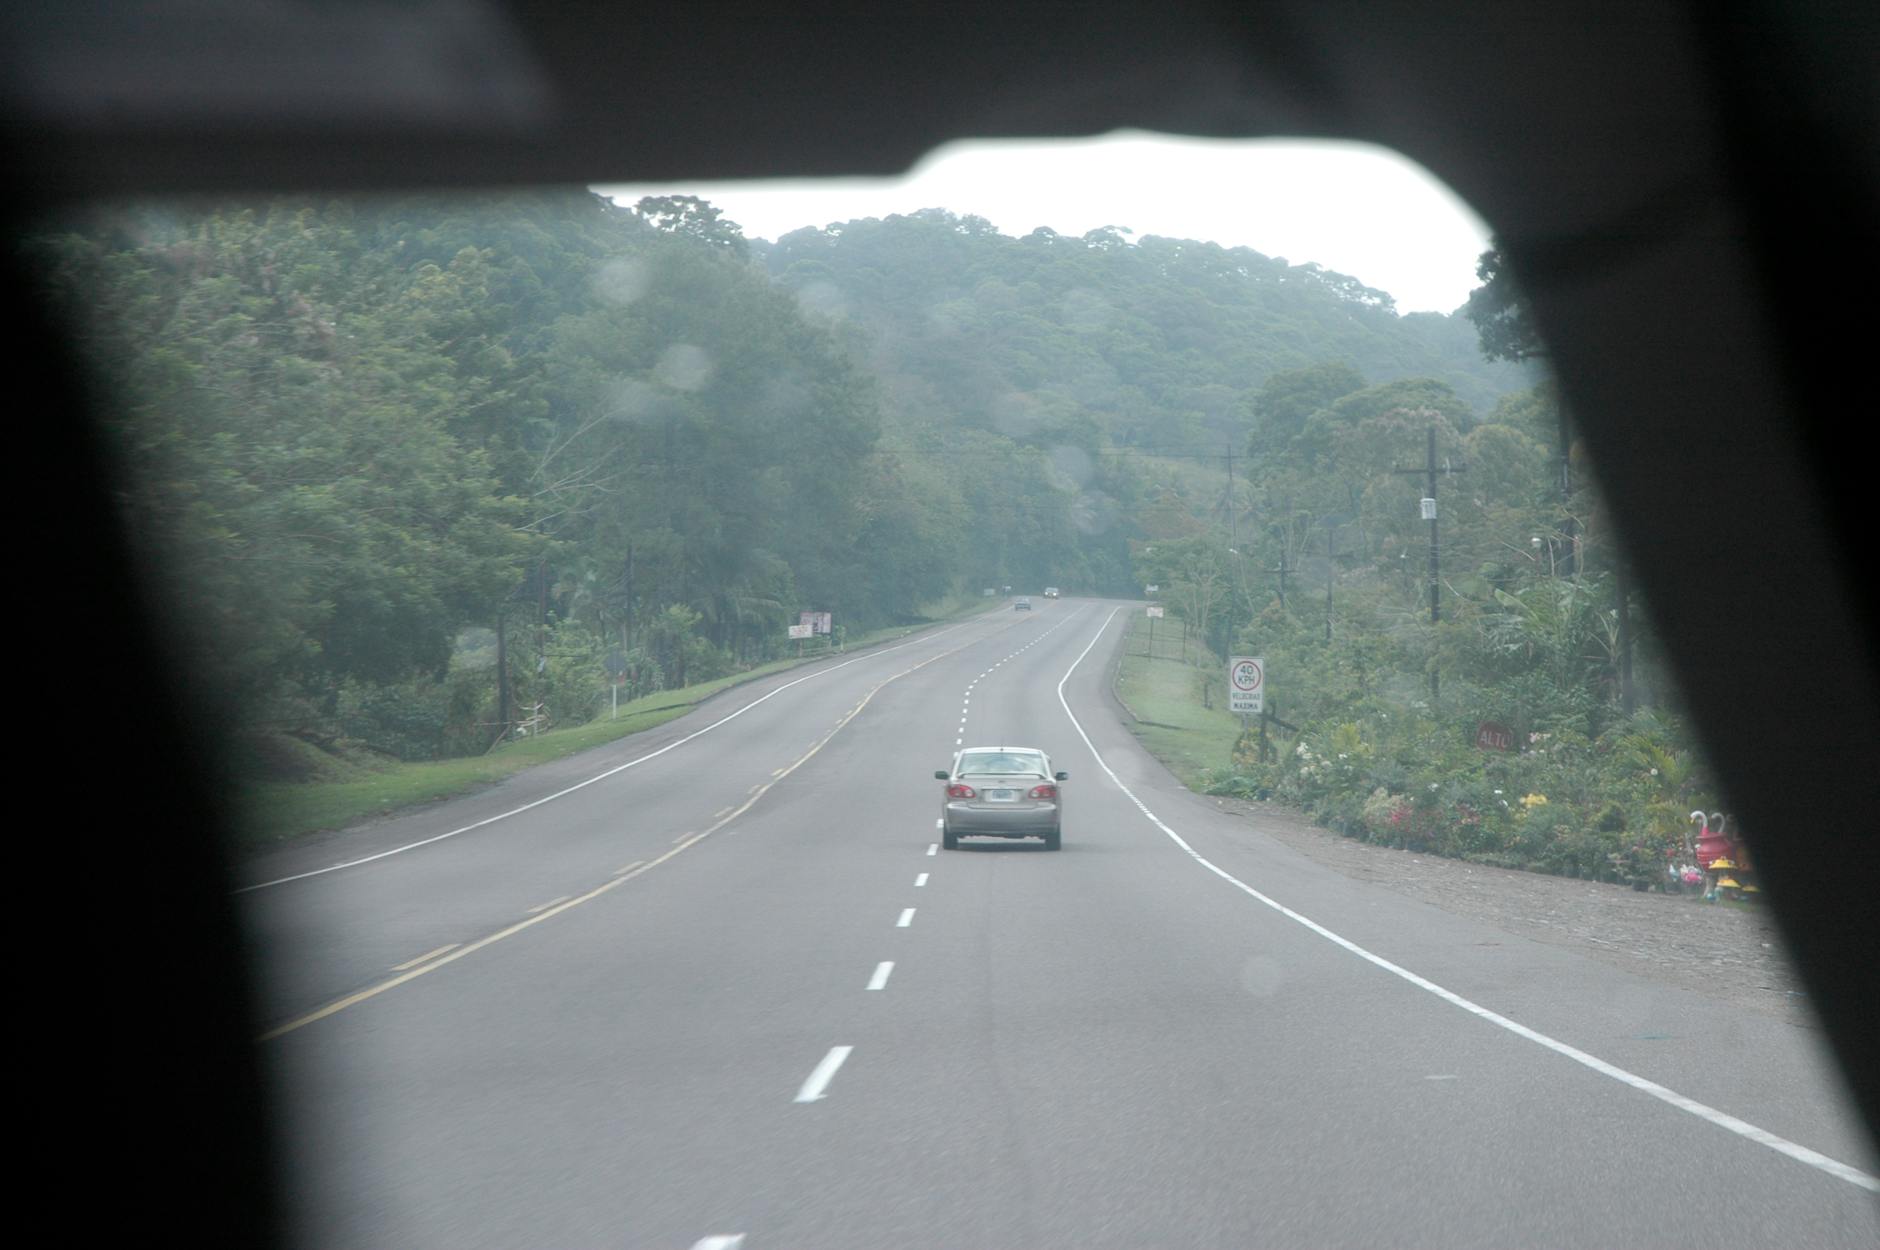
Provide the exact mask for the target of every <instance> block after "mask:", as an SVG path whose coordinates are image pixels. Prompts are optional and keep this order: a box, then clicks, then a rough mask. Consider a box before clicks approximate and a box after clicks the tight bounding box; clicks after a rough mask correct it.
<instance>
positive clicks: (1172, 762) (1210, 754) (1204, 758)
mask: <svg viewBox="0 0 1880 1250" xmlns="http://www.w3.org/2000/svg"><path fill="white" fill-rule="evenodd" d="M1181 635H1182V627H1181V622H1180V621H1177V620H1175V619H1174V618H1173V617H1169V618H1165V619H1163V620H1160V621H1157V622H1156V627H1155V654H1154V656H1153V657H1151V656H1150V654H1149V622H1148V618H1146V617H1145V616H1143V615H1142V613H1141V610H1140V609H1138V610H1137V612H1136V615H1135V616H1133V617H1132V618H1131V622H1130V629H1129V636H1128V638H1127V639H1126V640H1125V642H1124V653H1123V658H1122V662H1121V664H1120V665H1119V667H1118V670H1117V678H1116V693H1117V694H1118V695H1119V696H1120V697H1121V698H1122V700H1123V703H1124V705H1125V706H1127V707H1128V708H1129V710H1130V711H1131V712H1133V713H1134V714H1135V719H1133V720H1132V719H1131V718H1130V717H1128V716H1125V717H1124V718H1123V723H1124V724H1125V725H1127V726H1128V727H1129V730H1130V732H1131V733H1133V734H1135V735H1136V737H1137V738H1138V739H1140V740H1141V742H1142V745H1143V746H1144V747H1146V748H1147V749H1148V751H1149V754H1151V755H1153V756H1155V757H1156V758H1157V759H1158V760H1161V761H1162V763H1164V764H1166V765H1167V766H1168V768H1169V771H1171V772H1173V773H1174V774H1175V775H1176V776H1177V777H1179V778H1181V781H1182V784H1183V785H1185V786H1187V787H1188V788H1189V789H1191V790H1196V791H1199V790H1200V789H1201V785H1200V778H1201V776H1202V774H1204V773H1206V772H1207V771H1208V770H1210V769H1215V768H1225V767H1227V765H1228V763H1229V762H1230V758H1231V756H1232V754H1233V749H1234V740H1235V739H1236V738H1237V737H1239V735H1240V718H1239V717H1238V716H1235V715H1234V714H1233V713H1232V712H1229V711H1227V710H1225V708H1224V707H1223V704H1224V703H1225V702H1226V700H1227V691H1226V680H1227V664H1226V662H1225V661H1223V660H1222V659H1220V657H1218V656H1216V655H1214V654H1212V653H1211V652H1209V651H1207V650H1206V649H1205V648H1203V647H1201V646H1199V645H1198V644H1197V642H1196V640H1195V639H1194V638H1193V637H1190V638H1189V640H1188V644H1187V647H1186V659H1184V658H1183V652H1184V648H1183V645H1182V637H1181ZM1204 684H1205V685H1206V687H1207V694H1206V697H1205V698H1204V696H1203V685H1204ZM1208 703H1212V704H1213V705H1214V706H1212V707H1209V706H1207V704H1208Z"/></svg>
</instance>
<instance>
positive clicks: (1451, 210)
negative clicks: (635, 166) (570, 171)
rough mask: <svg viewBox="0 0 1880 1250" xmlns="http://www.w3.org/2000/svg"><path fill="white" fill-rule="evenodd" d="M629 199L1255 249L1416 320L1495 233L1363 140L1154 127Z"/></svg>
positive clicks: (1459, 288)
mask: <svg viewBox="0 0 1880 1250" xmlns="http://www.w3.org/2000/svg"><path fill="white" fill-rule="evenodd" d="M597 190H600V191H602V192H604V193H606V194H608V195H612V196H614V197H615V198H616V199H619V200H621V201H622V202H624V203H629V204H631V203H633V202H634V201H636V200H638V199H639V198H640V197H641V196H644V195H673V194H685V195H697V196H700V197H702V198H704V199H707V200H710V201H711V202H712V203H713V204H716V205H717V206H718V207H719V208H721V209H723V210H724V214H725V216H726V217H729V218H730V219H731V220H733V221H735V222H737V223H738V224H739V225H740V226H742V227H743V228H744V233H745V235H746V236H748V237H750V238H762V239H775V238H777V237H778V236H780V235H784V234H788V233H789V232H790V231H792V230H796V229H800V228H801V227H803V226H826V225H829V224H831V223H832V222H839V221H850V220H853V219H855V218H859V217H885V216H888V215H889V214H891V213H911V212H914V211H915V210H917V209H922V208H945V209H950V210H952V211H953V212H955V213H959V214H962V215H965V214H968V213H971V214H976V215H978V216H980V217H984V218H986V219H988V220H989V221H991V222H992V223H993V225H995V226H997V227H998V228H999V229H1000V230H1001V231H1003V232H1004V233H1006V234H1010V235H1023V234H1027V233H1029V232H1030V231H1032V230H1033V229H1034V228H1036V227H1038V226H1049V227H1050V228H1051V229H1053V230H1055V231H1057V232H1058V233H1060V234H1074V235H1080V234H1083V233H1085V232H1086V231H1089V230H1094V229H1096V228H1098V227H1099V226H1123V227H1127V228H1129V229H1131V230H1133V231H1135V232H1136V234H1137V235H1138V236H1141V235H1145V234H1159V235H1165V236H1168V237H1171V238H1183V239H1203V240H1208V241H1210V242H1214V243H1219V244H1221V245H1223V246H1225V247H1237V246H1245V247H1250V248H1253V249H1254V250H1255V251H1258V252H1262V253H1265V254H1266V255H1268V256H1279V257H1284V258H1285V259H1286V260H1288V261H1291V262H1292V263H1293V264H1295V265H1302V264H1305V263H1306V262H1308V261H1316V262H1317V263H1318V264H1320V265H1323V266H1324V267H1325V268H1327V269H1335V270H1337V271H1338V272H1340V273H1345V274H1349V275H1351V276H1352V277H1354V278H1357V279H1358V280H1359V281H1361V282H1363V283H1364V284H1365V285H1366V286H1371V287H1376V288H1378V289H1379V290H1383V291H1388V292H1390V293H1391V295H1393V296H1395V297H1396V300H1397V307H1398V309H1399V311H1402V312H1420V311H1432V312H1453V311H1455V310H1456V309H1457V308H1459V307H1460V306H1461V305H1462V303H1463V301H1464V300H1466V299H1467V298H1468V296H1469V292H1470V290H1472V289H1473V288H1474V287H1475V286H1476V285H1477V283H1476V278H1475V259H1476V257H1477V256H1478V255H1480V254H1481V253H1482V252H1483V251H1484V250H1486V249H1487V247H1488V228H1487V227H1486V226H1485V225H1484V224H1483V223H1482V221H1481V219H1480V218H1478V217H1477V216H1476V215H1475V213H1474V212H1473V211H1471V210H1470V209H1469V207H1468V206H1467V205H1465V204H1464V203H1463V202H1462V201H1461V200H1460V199H1458V198H1457V197H1456V196H1455V195H1454V194H1453V193H1452V192H1451V191H1450V190H1449V189H1448V187H1446V186H1444V185H1443V184H1442V183H1440V182H1438V181H1437V180H1436V179H1435V178H1433V177H1431V176H1430V175H1429V174H1428V173H1426V172H1424V170H1423V168H1422V166H1420V165H1417V164H1415V163H1414V162H1412V161H1409V160H1407V159H1405V158H1404V157H1401V156H1398V155H1397V154H1396V153H1394V152H1391V151H1388V150H1386V149H1384V148H1377V147H1372V146H1369V145H1367V144H1356V143H1316V142H1315V143H1307V142H1300V141H1292V140H1287V141H1279V140H1259V141H1232V142H1226V141H1219V140H1210V139H1185V138H1171V137H1167V136H1162V135H1147V134H1141V133H1134V134H1115V135H1109V136H1105V137H1103V138H1099V139H1087V140H1050V141H1023V142H1010V141H1008V142H998V143H990V142H984V143H958V144H950V145H948V146H946V147H943V148H940V149H938V150H936V151H935V152H934V153H932V154H931V155H930V156H929V157H927V159H926V160H924V161H922V162H921V163H920V164H919V165H918V166H916V167H915V168H914V169H913V170H911V171H910V172H909V173H907V174H906V175H905V176H903V177H900V178H841V179H805V180H800V181H767V182H715V183H685V184H673V185H660V186H651V185H633V186H619V185H608V186H603V187H599V188H597Z"/></svg>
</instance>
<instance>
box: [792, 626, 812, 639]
mask: <svg viewBox="0 0 1880 1250" xmlns="http://www.w3.org/2000/svg"><path fill="white" fill-rule="evenodd" d="M810 629H811V626H810V625H808V624H807V623H805V624H802V625H792V626H790V637H792V638H807V637H809V636H810Z"/></svg>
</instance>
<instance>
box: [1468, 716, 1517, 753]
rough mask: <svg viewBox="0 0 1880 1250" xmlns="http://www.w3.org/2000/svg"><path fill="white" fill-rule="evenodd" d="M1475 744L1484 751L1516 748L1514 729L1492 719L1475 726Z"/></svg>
mask: <svg viewBox="0 0 1880 1250" xmlns="http://www.w3.org/2000/svg"><path fill="white" fill-rule="evenodd" d="M1475 745H1476V746H1478V747H1481V748H1482V749H1483V750H1484V751H1512V750H1514V730H1512V729H1510V728H1508V727H1507V726H1506V725H1503V724H1499V723H1497V722H1495V721H1492V720H1485V721H1483V722H1482V723H1481V724H1479V725H1477V726H1476V727H1475Z"/></svg>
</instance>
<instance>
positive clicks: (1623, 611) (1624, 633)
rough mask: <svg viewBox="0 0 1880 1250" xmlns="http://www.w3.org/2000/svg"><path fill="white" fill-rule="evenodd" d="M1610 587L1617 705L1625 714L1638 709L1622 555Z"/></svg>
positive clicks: (1614, 566) (1629, 605)
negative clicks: (1616, 653)
mask: <svg viewBox="0 0 1880 1250" xmlns="http://www.w3.org/2000/svg"><path fill="white" fill-rule="evenodd" d="M1612 577H1613V582H1612V589H1613V597H1614V599H1615V601H1616V602H1615V605H1614V606H1615V607H1616V608H1617V609H1618V616H1619V706H1620V708H1621V709H1623V710H1624V712H1625V714H1626V715H1627V716H1630V715H1632V713H1633V712H1634V711H1636V710H1637V709H1638V695H1637V692H1636V691H1634V690H1633V688H1632V607H1631V604H1630V603H1629V602H1628V600H1629V599H1630V598H1631V586H1630V584H1629V580H1630V579H1628V578H1627V577H1626V572H1625V560H1624V558H1623V556H1621V558H1620V559H1618V560H1615V561H1614V562H1613V566H1612Z"/></svg>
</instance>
